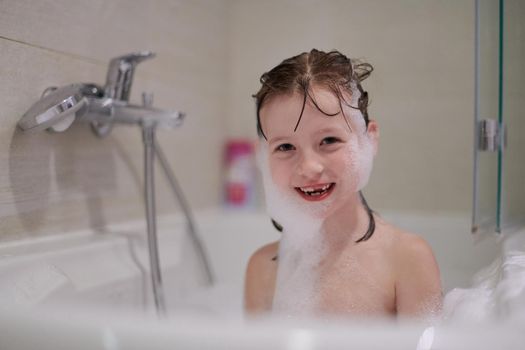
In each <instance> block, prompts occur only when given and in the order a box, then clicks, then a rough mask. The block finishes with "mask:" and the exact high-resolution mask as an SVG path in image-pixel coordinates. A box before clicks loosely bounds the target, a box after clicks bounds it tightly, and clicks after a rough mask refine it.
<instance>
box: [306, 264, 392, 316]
mask: <svg viewBox="0 0 525 350" xmlns="http://www.w3.org/2000/svg"><path fill="white" fill-rule="evenodd" d="M390 265H391V264H389V262H388V261H387V259H385V258H383V257H375V258H373V259H359V258H343V259H338V260H336V261H332V262H326V263H325V264H323V265H321V266H320V267H319V270H318V278H317V283H316V284H317V287H316V288H315V289H316V294H317V295H316V300H317V302H316V304H317V307H316V308H317V309H318V311H319V312H323V313H324V312H326V313H330V314H336V315H337V314H344V315H349V314H352V315H354V314H356V315H372V316H373V315H378V316H384V315H389V314H391V315H393V314H395V305H396V302H395V279H394V276H393V270H392V268H391V266H390Z"/></svg>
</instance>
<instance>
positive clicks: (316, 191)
mask: <svg viewBox="0 0 525 350" xmlns="http://www.w3.org/2000/svg"><path fill="white" fill-rule="evenodd" d="M329 187H330V184H327V185H324V186H323V187H320V188H317V189H315V188H313V187H300V189H301V191H303V192H304V193H306V194H308V195H310V196H319V195H320V194H322V193H323V192H324V191H326V190H327V189H328V188H329Z"/></svg>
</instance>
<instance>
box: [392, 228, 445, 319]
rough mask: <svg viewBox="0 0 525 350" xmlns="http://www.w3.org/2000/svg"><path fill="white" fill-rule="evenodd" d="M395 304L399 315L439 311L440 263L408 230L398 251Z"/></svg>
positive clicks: (417, 315) (437, 312)
mask: <svg viewBox="0 0 525 350" xmlns="http://www.w3.org/2000/svg"><path fill="white" fill-rule="evenodd" d="M396 256H397V262H396V266H397V278H396V308H397V314H398V315H399V316H415V317H423V318H425V317H431V316H437V315H438V314H439V312H440V311H441V307H442V299H443V293H442V290H441V278H440V274H439V267H438V265H437V262H436V259H435V258H434V254H433V253H432V249H431V248H430V246H429V245H428V244H427V243H426V242H425V240H423V239H422V238H420V237H418V236H416V235H412V234H408V235H407V236H406V237H405V238H404V239H403V240H402V242H401V244H400V245H399V249H398V251H397V254H396Z"/></svg>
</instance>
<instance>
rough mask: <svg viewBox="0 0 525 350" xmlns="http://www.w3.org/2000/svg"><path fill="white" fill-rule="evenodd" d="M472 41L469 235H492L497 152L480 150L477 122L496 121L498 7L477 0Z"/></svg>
mask: <svg viewBox="0 0 525 350" xmlns="http://www.w3.org/2000/svg"><path fill="white" fill-rule="evenodd" d="M475 4H476V31H475V33H476V38H475V49H476V52H475V69H476V72H475V79H476V81H475V108H474V109H475V110H474V112H475V113H474V114H475V121H474V123H475V124H474V131H475V135H474V136H475V137H474V142H475V144H474V189H473V192H474V195H473V211H472V213H473V215H472V232H473V233H476V234H480V233H486V232H494V231H495V230H496V226H497V213H498V205H497V203H498V153H497V152H495V151H489V150H485V151H482V150H480V149H479V146H480V141H482V140H481V138H480V128H481V126H480V121H481V120H487V121H494V122H497V121H498V107H499V104H498V103H499V98H498V90H499V89H498V87H499V85H498V84H499V70H498V68H499V4H498V2H497V1H494V0H477V1H476V2H475Z"/></svg>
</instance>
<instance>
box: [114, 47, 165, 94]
mask: <svg viewBox="0 0 525 350" xmlns="http://www.w3.org/2000/svg"><path fill="white" fill-rule="evenodd" d="M153 57H155V54H154V53H153V52H151V51H139V52H134V53H130V54H127V55H124V56H119V57H115V58H113V59H111V61H110V62H109V68H108V75H107V77H106V86H105V88H104V94H105V96H106V97H108V98H112V99H115V100H122V101H128V100H129V94H130V92H131V83H132V82H133V73H134V72H135V66H136V65H137V64H139V63H140V62H142V61H144V60H147V59H149V58H153Z"/></svg>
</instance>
